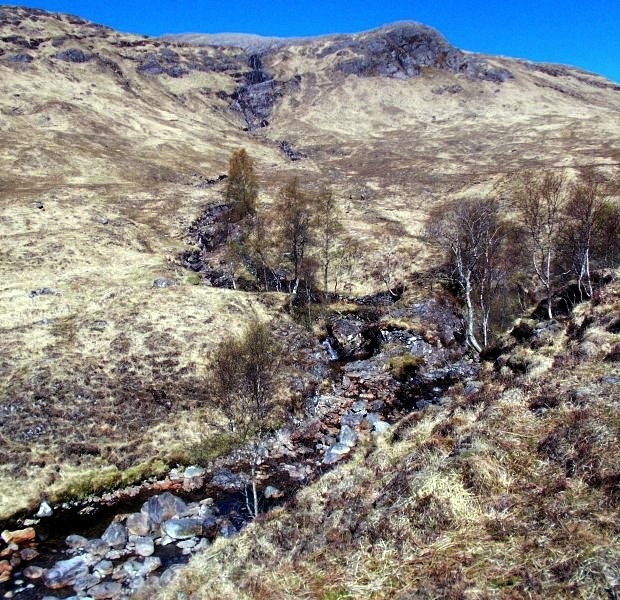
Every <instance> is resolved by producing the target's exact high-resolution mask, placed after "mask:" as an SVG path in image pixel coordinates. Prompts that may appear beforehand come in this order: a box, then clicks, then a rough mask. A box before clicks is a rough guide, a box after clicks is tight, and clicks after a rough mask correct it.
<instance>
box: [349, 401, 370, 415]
mask: <svg viewBox="0 0 620 600" xmlns="http://www.w3.org/2000/svg"><path fill="white" fill-rule="evenodd" d="M367 406H368V403H367V402H366V401H364V400H358V401H357V402H354V403H353V404H352V405H351V412H353V413H362V414H366V409H367Z"/></svg>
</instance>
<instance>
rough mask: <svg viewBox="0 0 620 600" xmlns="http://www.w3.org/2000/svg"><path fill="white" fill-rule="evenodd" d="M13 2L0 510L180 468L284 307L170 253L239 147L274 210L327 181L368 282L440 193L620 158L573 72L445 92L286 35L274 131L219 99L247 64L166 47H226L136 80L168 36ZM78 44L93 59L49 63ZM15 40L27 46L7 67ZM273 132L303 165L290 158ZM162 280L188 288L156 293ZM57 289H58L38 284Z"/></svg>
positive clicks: (617, 132) (407, 245)
mask: <svg viewBox="0 0 620 600" xmlns="http://www.w3.org/2000/svg"><path fill="white" fill-rule="evenodd" d="M3 10H4V9H3ZM7 10H9V11H11V13H12V14H15V15H17V17H18V20H17V21H11V22H7V23H4V22H3V23H2V24H0V37H2V38H3V40H4V41H2V42H1V43H0V50H3V51H4V52H5V54H3V55H2V60H0V223H1V227H2V244H1V246H0V352H1V354H0V377H1V379H0V410H1V411H3V412H0V417H1V418H2V430H1V431H0V464H1V465H2V466H1V467H0V519H3V518H5V517H7V516H9V515H11V514H12V513H14V512H15V511H17V510H19V509H21V508H25V507H27V506H31V505H32V504H33V503H35V502H36V501H37V500H38V497H39V495H40V494H42V493H44V492H49V491H50V490H52V491H53V490H59V489H61V488H63V487H65V488H66V487H68V488H71V485H72V480H73V479H74V478H77V479H78V480H79V479H80V477H81V476H82V475H83V474H84V473H86V472H92V470H93V469H103V471H104V472H108V471H109V472H111V473H112V472H114V470H115V469H116V471H118V472H125V471H126V470H127V469H130V468H131V467H132V466H134V465H135V464H141V463H144V462H145V461H146V462H148V460H149V459H152V458H160V459H162V460H164V461H166V460H174V459H175V458H178V457H180V456H181V455H182V454H183V452H184V447H183V446H184V442H182V441H181V440H188V441H189V442H191V441H192V440H199V439H200V438H201V435H202V432H201V431H200V419H202V418H206V416H205V415H202V414H199V413H197V412H195V411H196V410H197V407H199V406H200V405H201V401H202V400H203V399H204V394H203V389H202V387H201V386H202V384H203V383H204V377H205V375H206V370H207V364H208V353H209V349H210V348H211V347H212V346H213V344H214V343H216V342H218V341H219V340H220V339H221V338H222V336H223V335H226V334H227V333H228V332H229V331H236V330H237V331H238V330H239V329H240V328H241V327H242V326H243V323H244V322H245V320H246V319H247V318H249V315H250V314H251V312H252V310H253V309H255V310H257V311H258V312H259V313H260V314H261V315H263V316H265V317H267V316H268V315H271V314H273V313H275V312H277V311H278V308H279V305H280V304H281V302H282V301H283V300H282V299H281V298H275V299H272V300H269V301H268V302H263V301H262V300H259V299H258V298H256V297H253V296H251V295H247V294H238V293H233V292H226V291H221V290H212V289H207V288H204V287H200V286H193V285H191V279H190V278H188V276H187V274H186V273H183V272H181V271H180V270H179V269H178V267H177V266H176V265H175V264H174V263H173V262H171V261H170V260H169V259H171V258H172V257H173V256H174V255H175V254H176V253H177V252H179V251H180V250H183V249H185V248H186V241H185V230H186V227H187V226H188V225H189V223H191V222H192V221H193V219H194V218H195V217H196V216H197V215H198V214H199V212H200V210H201V209H202V207H203V206H204V205H205V204H207V203H210V202H218V201H220V199H221V190H220V189H219V188H218V186H217V185H216V186H213V187H210V188H207V189H201V188H199V187H197V186H196V184H197V183H199V181H200V178H201V177H202V178H203V179H205V178H214V177H216V176H218V175H220V174H221V173H224V172H225V171H226V168H227V161H228V157H229V155H230V153H231V152H232V151H233V150H236V149H238V148H239V147H242V146H244V147H246V148H247V150H248V152H249V153H250V154H251V155H252V156H253V157H254V158H255V159H256V161H257V169H258V173H259V178H260V182H261V186H262V187H261V199H262V200H264V201H265V202H267V203H268V202H269V201H270V199H271V198H273V197H274V195H275V193H276V192H277V189H278V188H279V186H280V185H281V183H282V181H283V180H286V179H287V178H288V177H289V176H291V175H293V174H300V175H301V176H302V177H303V178H304V179H305V180H306V181H309V182H312V183H317V184H318V183H326V184H330V185H332V186H333V188H334V191H335V193H336V195H337V197H338V198H339V199H341V200H342V203H343V206H344V210H345V223H346V233H347V234H348V235H349V236H350V237H351V238H353V239H355V240H356V241H357V242H358V243H359V246H360V248H359V261H358V264H357V266H356V269H354V271H353V272H352V279H353V281H352V289H353V290H354V291H357V292H359V293H370V292H373V291H376V290H377V288H378V287H379V284H378V283H377V281H375V280H373V278H372V277H369V273H370V272H372V271H373V270H374V269H375V268H376V266H377V265H378V264H380V263H381V262H382V261H385V259H386V255H388V254H392V255H399V256H401V258H402V257H403V256H404V257H406V260H401V267H400V272H399V273H398V275H399V276H402V277H407V276H409V275H410V273H411V272H413V271H418V270H424V269H425V268H426V267H427V266H428V264H427V263H428V260H429V257H430V255H429V251H428V249H427V248H425V247H423V245H422V243H421V241H420V239H419V234H420V232H421V228H422V224H423V221H424V218H425V215H426V212H427V208H428V207H429V206H431V205H432V204H434V203H436V202H439V201H443V200H444V199H445V197H446V196H448V195H453V194H467V193H475V192H485V191H487V190H488V189H490V188H491V186H492V185H493V183H494V181H495V180H496V178H497V177H499V176H501V175H502V174H503V172H504V171H506V170H508V171H510V170H514V169H519V168H522V167H525V166H529V167H531V166H540V165H546V166H557V165H565V166H575V165H578V164H582V163H585V162H618V161H619V160H620V151H619V150H618V148H619V147H620V129H619V125H618V124H619V123H620V120H619V119H618V112H619V110H620V95H619V94H618V93H617V92H614V91H612V90H609V89H603V88H601V87H596V86H595V85H591V84H590V83H588V82H586V81H583V80H581V79H580V77H581V78H582V79H583V76H582V74H580V73H578V72H576V71H575V72H572V74H570V75H567V76H563V77H561V78H559V79H558V78H554V77H552V76H551V75H548V74H544V73H541V72H538V71H530V70H528V69H527V68H525V67H524V66H523V65H522V64H520V63H517V62H514V61H509V60H504V59H502V60H499V59H498V62H499V63H501V64H502V65H503V66H507V67H508V68H509V69H511V70H512V71H513V72H514V73H515V79H514V80H513V81H510V82H508V83H506V84H504V85H502V86H495V85H493V84H490V83H482V82H472V81H468V80H465V79H462V78H460V77H459V78H458V81H459V83H460V84H461V85H462V87H463V92H461V93H460V94H456V95H451V94H443V95H437V94H436V93H434V92H433V90H434V89H435V88H438V87H442V86H445V85H448V84H451V83H454V81H455V79H454V78H453V77H451V76H448V75H446V74H445V73H439V72H437V73H432V72H428V73H425V74H424V76H423V77H421V78H417V79H412V80H410V81H397V80H392V79H379V78H368V79H358V78H355V77H347V78H344V77H342V76H340V75H335V74H334V73H333V72H332V71H331V70H330V65H331V63H330V60H331V59H325V60H318V59H317V58H316V52H318V50H320V48H319V47H318V46H317V47H316V48H314V49H313V47H312V45H310V46H307V47H304V48H298V47H291V48H288V49H286V50H285V51H283V53H282V54H279V55H274V56H273V57H272V58H270V59H268V61H267V62H268V64H267V68H268V69H270V70H272V72H273V73H274V74H275V75H276V76H277V77H278V78H279V79H282V80H290V79H291V78H292V77H293V76H294V75H296V74H301V76H302V78H301V85H300V87H299V90H298V91H293V92H291V94H290V95H286V96H285V97H283V98H281V99H280V101H279V102H278V104H277V106H276V107H275V108H274V112H273V115H272V119H271V125H270V126H269V127H268V128H265V129H261V130H259V131H256V132H250V133H246V132H244V131H243V130H242V125H243V124H242V122H241V120H240V118H239V116H238V115H237V114H235V113H233V112H232V111H231V110H230V109H229V100H228V99H227V98H226V97H224V96H223V95H222V93H227V94H230V93H231V92H233V91H234V90H235V88H236V86H237V85H238V82H237V80H236V79H235V71H239V72H242V71H243V70H244V69H245V61H246V57H244V56H241V55H240V54H239V52H238V51H237V50H216V49H214V48H207V49H205V48H201V49H197V48H194V47H191V46H179V47H175V48H174V50H175V51H176V52H178V53H179V54H180V55H181V56H182V57H183V58H184V59H185V58H187V59H190V58H192V59H193V58H196V57H198V55H199V54H200V53H201V52H206V53H207V54H209V55H211V56H214V55H215V54H216V53H218V52H220V53H222V52H223V54H224V55H225V56H226V57H227V58H228V59H230V60H231V61H232V62H233V64H234V63H235V61H237V62H238V65H239V68H238V69H230V70H229V71H227V72H215V71H206V72H198V71H194V72H192V73H191V74H188V75H187V76H185V77H182V78H172V77H168V76H167V75H161V76H142V75H139V74H138V73H137V72H136V67H137V65H138V64H140V62H141V61H142V60H143V59H144V57H145V56H146V55H147V54H148V53H150V52H157V51H158V50H159V49H160V48H159V46H158V45H159V44H160V42H159V41H157V40H151V39H146V38H141V37H139V36H131V35H125V34H119V33H116V32H113V31H110V30H103V29H99V28H94V27H93V26H91V25H90V24H87V23H76V22H74V21H73V20H72V19H70V18H68V17H63V16H61V17H58V18H55V17H50V16H44V15H39V16H34V17H33V16H32V15H30V14H29V13H26V12H24V11H23V10H21V9H7ZM15 35H18V36H22V37H23V38H24V39H26V40H35V41H37V43H38V47H37V48H36V49H24V47H23V46H20V45H19V44H14V43H13V42H11V41H8V40H9V38H10V36H15ZM68 36H72V37H71V38H70V39H66V40H65V42H64V45H62V46H58V45H55V44H56V42H57V40H58V38H63V37H68ZM321 43H322V42H321ZM66 48H79V49H81V50H83V51H84V52H87V53H90V52H94V53H96V54H98V56H99V57H100V60H93V61H89V62H86V63H83V64H77V63H69V62H63V61H60V60H58V59H56V58H54V55H55V54H56V53H57V52H58V51H59V50H62V49H66ZM16 53H27V54H30V55H32V56H33V57H34V59H35V60H34V61H33V62H32V63H30V64H23V63H11V62H9V61H7V60H5V57H8V56H10V55H12V54H16ZM586 79H588V78H586ZM589 79H591V80H593V81H594V82H595V83H599V84H601V83H603V82H602V81H601V80H598V79H596V78H589ZM551 86H554V87H551ZM497 89H499V91H496V90H497ZM282 139H287V140H289V141H290V142H291V143H292V145H293V146H294V147H296V148H297V149H299V150H301V151H302V152H304V153H305V154H306V155H307V158H306V159H304V160H303V161H299V162H296V163H291V162H289V161H288V160H287V159H286V158H285V157H284V156H283V155H282V154H281V153H280V152H279V150H278V148H277V144H276V142H277V141H278V140H282ZM498 165H499V166H498ZM197 175H198V176H199V177H198V176H197ZM36 202H42V203H43V205H44V209H39V208H35V207H34V206H33V203H36ZM104 217H105V219H107V224H102V223H101V219H102V218H104ZM399 253H400V254H399ZM157 277H168V278H175V279H177V280H178V281H179V284H180V285H178V286H176V287H171V288H165V289H153V287H152V282H153V280H154V279H155V278H157ZM44 287H46V288H50V289H51V290H55V291H57V292H59V293H60V295H58V296H56V295H51V296H50V295H41V296H35V297H31V296H30V292H31V291H33V290H37V289H40V288H44ZM104 321H105V323H103V322H104ZM412 326H414V324H413V325H412ZM588 343H595V342H594V341H591V342H588V341H587V340H586V341H583V342H582V351H583V352H586V350H587V344H588ZM538 370H540V366H539V367H538ZM162 393H163V394H164V395H162ZM168 402H169V403H170V406H168V404H167V403H168ZM41 427H43V431H41V430H40V428H41ZM438 443H439V441H438ZM439 445H440V446H441V444H439ZM442 448H443V447H442ZM442 451H443V449H442ZM472 460H474V459H472ZM499 468H500V467H499V466H498V465H496V464H493V465H489V466H488V470H489V473H493V472H497V473H499V471H498V469H499ZM106 469H107V470H106ZM498 476H499V475H498ZM115 477H117V476H116V475H114V474H113V473H112V475H111V479H114V478H115ZM445 477H446V480H445V481H446V482H448V483H447V484H446V485H448V484H449V485H452V484H453V483H454V482H452V480H451V479H450V477H449V476H448V475H446V476H445ZM480 484H481V485H483V484H484V482H483V481H481V483H480ZM437 490H440V488H437ZM437 493H439V491H438V492H437ZM390 551H391V550H389V549H388V550H386V554H385V556H386V557H387V556H389V552H390ZM369 560H370V559H369ZM386 560H387V559H386ZM290 576H291V577H294V576H293V575H290ZM317 576H318V575H317Z"/></svg>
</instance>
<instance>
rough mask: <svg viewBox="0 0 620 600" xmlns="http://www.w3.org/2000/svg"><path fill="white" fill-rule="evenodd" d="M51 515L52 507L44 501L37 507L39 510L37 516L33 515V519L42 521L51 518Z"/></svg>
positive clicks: (52, 512)
mask: <svg viewBox="0 0 620 600" xmlns="http://www.w3.org/2000/svg"><path fill="white" fill-rule="evenodd" d="M53 514H54V511H53V510H52V507H51V506H50V505H49V504H48V503H47V502H45V500H44V501H43V502H41V504H40V505H39V510H38V511H37V514H36V515H35V517H36V518H37V519H44V518H46V517H51V516H52V515H53Z"/></svg>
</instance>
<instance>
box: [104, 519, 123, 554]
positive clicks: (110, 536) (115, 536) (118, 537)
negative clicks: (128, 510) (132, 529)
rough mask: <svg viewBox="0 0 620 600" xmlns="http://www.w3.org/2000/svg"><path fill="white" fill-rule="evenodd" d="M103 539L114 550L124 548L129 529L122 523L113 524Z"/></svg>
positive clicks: (105, 532)
mask: <svg viewBox="0 0 620 600" xmlns="http://www.w3.org/2000/svg"><path fill="white" fill-rule="evenodd" d="M101 539H102V540H103V541H104V542H105V543H106V544H108V546H111V547H112V548H122V547H123V546H125V544H126V543H127V527H125V526H124V525H122V524H121V523H111V524H110V525H109V526H108V528H107V529H106V530H105V531H104V532H103V535H102V536H101Z"/></svg>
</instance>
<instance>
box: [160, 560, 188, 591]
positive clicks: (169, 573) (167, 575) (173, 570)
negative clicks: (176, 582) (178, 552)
mask: <svg viewBox="0 0 620 600" xmlns="http://www.w3.org/2000/svg"><path fill="white" fill-rule="evenodd" d="M182 569H183V565H172V566H171V567H168V568H167V569H166V570H165V571H164V572H163V573H162V574H161V577H160V578H159V584H160V585H161V587H167V586H168V585H169V584H170V583H171V582H172V580H173V579H174V577H175V576H176V574H177V573H179V572H180V571H181V570H182Z"/></svg>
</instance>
